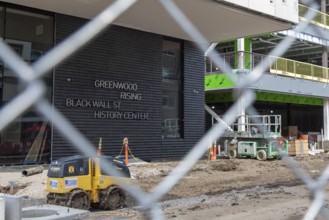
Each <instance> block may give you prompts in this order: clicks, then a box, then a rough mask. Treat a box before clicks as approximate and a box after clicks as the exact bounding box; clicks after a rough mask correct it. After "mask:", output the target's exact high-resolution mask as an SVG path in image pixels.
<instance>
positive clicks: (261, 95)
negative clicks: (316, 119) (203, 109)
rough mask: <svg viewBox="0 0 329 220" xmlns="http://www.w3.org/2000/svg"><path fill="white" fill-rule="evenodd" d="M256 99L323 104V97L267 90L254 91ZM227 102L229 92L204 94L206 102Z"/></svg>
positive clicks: (229, 96) (231, 99)
mask: <svg viewBox="0 0 329 220" xmlns="http://www.w3.org/2000/svg"><path fill="white" fill-rule="evenodd" d="M256 100H257V101H265V102H274V103H290V104H300V105H315V106H323V99H321V98H314V97H307V96H295V95H288V94H278V93H268V92H256ZM227 102H233V95H232V93H231V92H219V93H218V94H215V93H211V94H207V95H206V103H207V104H216V103H227Z"/></svg>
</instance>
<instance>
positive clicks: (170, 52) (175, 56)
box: [162, 40, 183, 138]
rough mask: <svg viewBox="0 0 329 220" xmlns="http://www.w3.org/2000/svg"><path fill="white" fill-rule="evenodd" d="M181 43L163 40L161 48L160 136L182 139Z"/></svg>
mask: <svg viewBox="0 0 329 220" xmlns="http://www.w3.org/2000/svg"><path fill="white" fill-rule="evenodd" d="M182 65H183V62H182V43H181V42H179V41H170V40H163V47H162V85H163V90H162V119H163V121H162V135H163V137H164V138H182V137H183V132H182V131H183V129H182V118H183V117H182V112H183V102H182V80H183V74H182V73H183V71H182Z"/></svg>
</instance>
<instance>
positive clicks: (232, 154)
mask: <svg viewBox="0 0 329 220" xmlns="http://www.w3.org/2000/svg"><path fill="white" fill-rule="evenodd" d="M237 155H238V153H237V152H236V149H230V150H229V151H228V156H229V158H236V157H237Z"/></svg>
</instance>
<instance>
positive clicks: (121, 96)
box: [0, 0, 294, 164]
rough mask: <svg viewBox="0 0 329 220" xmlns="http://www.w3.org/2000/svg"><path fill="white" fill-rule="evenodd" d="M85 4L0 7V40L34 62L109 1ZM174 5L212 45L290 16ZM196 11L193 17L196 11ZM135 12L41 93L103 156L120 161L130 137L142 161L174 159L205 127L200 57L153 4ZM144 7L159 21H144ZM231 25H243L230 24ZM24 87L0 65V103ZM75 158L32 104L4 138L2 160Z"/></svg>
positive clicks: (223, 5) (54, 75)
mask: <svg viewBox="0 0 329 220" xmlns="http://www.w3.org/2000/svg"><path fill="white" fill-rule="evenodd" d="M90 3H91V1H90V2H88V1H78V0H76V1H72V2H71V1H70V2H67V1H56V3H55V2H54V1H44V2H36V1H33V0H29V1H26V0H23V1H22V0H15V1H1V2H0V36H1V38H2V39H3V40H4V41H5V42H6V43H7V44H8V45H9V46H10V47H11V48H12V49H13V50H14V51H15V52H16V53H17V54H18V55H19V56H20V57H21V58H22V59H23V60H24V61H25V62H27V63H28V64H31V65H33V62H35V61H36V60H38V59H39V58H40V57H41V56H43V55H45V54H47V52H48V51H49V50H51V49H52V48H53V47H55V46H56V45H58V44H60V43H61V42H62V41H64V40H65V39H66V38H68V37H69V36H70V35H72V34H73V33H74V32H75V31H77V30H78V29H79V28H80V27H82V26H83V25H85V24H86V23H87V22H88V21H89V20H90V19H91V18H92V17H93V16H95V15H96V14H97V13H99V10H100V9H102V7H105V6H107V5H109V4H111V3H113V1H110V0H101V1H97V3H94V4H93V5H90ZM146 3H147V4H146ZM177 3H178V4H184V5H179V6H182V8H183V9H186V10H185V12H186V13H187V15H188V16H189V18H190V19H191V21H192V22H193V23H194V24H195V25H196V26H197V27H198V28H200V29H201V31H202V32H203V33H204V34H205V36H206V38H207V39H208V40H209V42H213V41H217V40H225V39H230V38H236V37H241V36H244V34H247V35H253V34H258V33H265V32H268V31H279V30H283V29H287V28H289V27H291V26H292V25H293V24H294V21H293V20H289V19H291V18H284V17H282V15H276V14H275V13H272V12H271V11H270V12H267V13H260V12H259V11H258V12H256V11H251V9H250V7H251V6H250V7H249V5H239V4H238V3H237V2H236V1H234V2H233V3H232V2H230V1H225V2H216V1H197V0H193V1H192V0H191V1H189V3H187V4H185V3H180V2H179V1H178V2H177ZM197 9H198V11H199V12H200V13H199V14H198V15H196V14H195V13H193V12H194V11H196V10H197ZM131 10H133V12H135V13H133V12H132V13H130V11H128V12H127V13H126V14H124V15H123V18H122V19H118V20H116V22H115V23H114V25H112V26H109V27H108V28H107V29H106V30H105V31H103V32H102V33H101V34H99V35H98V36H97V37H96V38H95V39H94V40H93V41H92V42H90V43H88V44H87V45H85V46H84V47H83V48H81V49H80V50H79V51H77V52H76V53H75V54H74V55H73V56H71V57H70V58H68V59H67V60H65V62H63V63H61V64H60V65H58V66H56V68H54V69H53V70H52V71H50V72H49V73H48V74H47V75H46V76H45V77H44V81H45V83H46V84H47V94H46V96H47V98H48V100H49V101H50V102H51V103H52V104H53V106H54V108H57V109H58V110H59V111H60V112H62V113H63V114H64V116H65V117H67V118H68V120H69V121H70V122H71V123H72V124H73V125H74V126H75V127H76V128H77V129H78V130H79V131H81V133H82V134H83V135H84V136H85V137H86V138H87V139H89V140H90V141H91V142H92V143H94V145H95V148H96V147H97V145H98V143H99V140H100V138H102V141H103V142H102V149H103V153H104V154H106V155H114V156H115V155H118V154H119V153H120V152H121V150H122V141H123V138H124V137H127V138H128V139H129V146H130V149H131V151H132V153H133V154H134V155H135V156H137V157H139V158H142V159H153V158H156V159H159V158H180V157H182V156H184V155H185V154H186V153H187V152H188V151H189V150H190V149H191V148H192V147H193V145H194V144H195V143H196V142H197V141H198V140H199V139H200V137H202V136H203V134H204V131H205V111H204V104H205V92H204V72H205V69H204V68H205V65H204V52H201V51H200V49H198V48H197V46H195V44H194V43H193V42H192V41H191V40H192V39H191V38H190V37H189V36H188V35H187V34H186V33H184V32H183V31H182V30H181V28H180V27H179V25H178V24H176V23H175V22H173V20H172V18H170V16H169V15H168V14H167V13H164V10H163V9H161V7H160V6H159V3H158V2H156V1H150V2H146V1H139V2H138V3H136V6H133V7H132V9H131ZM145 10H152V11H153V12H154V13H153V14H155V15H156V16H154V15H152V16H153V17H152V18H145V16H146V14H147V13H143V12H145ZM258 10H260V9H258ZM277 11H281V10H277ZM137 12H138V13H139V14H137ZM135 14H137V15H138V16H137V17H134V16H133V15H135ZM209 14H211V16H205V15H209ZM143 16H144V17H143ZM276 16H278V17H276ZM200 18H202V19H200ZM152 19H153V20H152ZM226 19H228V20H231V22H232V26H230V25H227V24H226V21H227V20H226ZM205 24H207V25H205ZM233 24H239V25H241V26H243V27H245V28H247V29H246V30H238V29H236V28H232V27H234V25H233ZM255 24H258V25H256V26H255ZM213 27H218V28H219V29H220V30H221V31H218V30H217V29H216V28H213ZM22 89H23V85H21V82H20V81H19V79H17V77H16V76H15V75H14V73H13V72H12V70H11V69H10V68H8V65H6V63H4V62H1V97H0V101H1V105H2V106H4V105H6V103H8V102H10V101H11V100H12V99H13V98H14V97H15V96H16V95H17V94H19V93H20V91H22ZM74 154H79V152H78V151H77V150H76V149H75V147H74V146H72V145H71V144H70V143H69V142H68V141H67V140H66V139H65V138H63V137H62V136H61V135H60V132H59V131H58V130H56V129H54V128H53V126H52V123H51V121H48V120H46V119H45V118H44V117H42V116H40V114H38V112H37V111H36V110H35V109H34V108H31V109H29V110H27V111H26V112H25V113H24V114H23V115H21V116H20V117H19V118H17V119H15V121H13V122H12V123H11V124H10V125H9V126H8V127H6V128H5V129H4V130H3V131H2V132H1V138H0V164H30V163H48V162H50V161H51V160H54V159H58V158H60V157H65V156H70V155H74Z"/></svg>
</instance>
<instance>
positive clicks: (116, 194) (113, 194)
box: [99, 186, 126, 210]
mask: <svg viewBox="0 0 329 220" xmlns="http://www.w3.org/2000/svg"><path fill="white" fill-rule="evenodd" d="M125 203H126V194H125V192H124V191H123V190H122V189H120V187H119V186H110V187H108V188H107V189H106V191H105V192H104V193H103V196H102V197H101V202H100V204H99V206H100V208H101V209H105V210H114V209H118V208H120V207H123V206H124V205H125Z"/></svg>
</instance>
